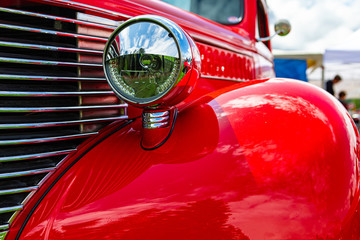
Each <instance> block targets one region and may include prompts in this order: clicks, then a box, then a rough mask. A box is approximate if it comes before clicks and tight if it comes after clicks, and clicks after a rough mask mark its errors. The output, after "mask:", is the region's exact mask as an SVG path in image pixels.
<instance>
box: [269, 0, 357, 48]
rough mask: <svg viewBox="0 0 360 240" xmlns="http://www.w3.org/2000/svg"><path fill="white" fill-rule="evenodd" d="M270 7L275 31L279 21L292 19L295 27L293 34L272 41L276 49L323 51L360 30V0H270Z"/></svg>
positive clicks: (270, 17)
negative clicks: (275, 24)
mask: <svg viewBox="0 0 360 240" xmlns="http://www.w3.org/2000/svg"><path fill="white" fill-rule="evenodd" d="M267 4H268V6H269V8H270V12H269V19H270V23H272V24H271V25H270V26H271V28H273V25H274V23H275V21H276V20H279V19H287V20H289V21H290V23H291V27H292V30H291V32H290V34H289V35H287V36H285V37H279V36H277V37H275V38H274V39H273V40H272V47H273V49H281V50H297V51H311V52H323V51H324V50H325V49H326V48H327V47H331V46H333V45H337V44H339V43H341V41H342V39H343V38H344V36H349V35H350V34H351V33H353V32H355V31H356V30H358V29H360V0H267ZM271 30H272V31H273V29H271ZM359 41H360V40H359Z"/></svg>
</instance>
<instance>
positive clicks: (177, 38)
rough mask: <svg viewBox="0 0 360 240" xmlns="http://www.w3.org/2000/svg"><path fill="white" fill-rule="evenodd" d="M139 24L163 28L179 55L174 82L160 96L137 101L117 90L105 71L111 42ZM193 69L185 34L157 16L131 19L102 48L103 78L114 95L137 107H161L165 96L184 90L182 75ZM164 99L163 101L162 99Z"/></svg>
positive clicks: (167, 20)
mask: <svg viewBox="0 0 360 240" xmlns="http://www.w3.org/2000/svg"><path fill="white" fill-rule="evenodd" d="M141 22H148V23H153V24H156V25H159V26H160V27H162V28H164V29H165V30H166V31H167V32H169V34H171V36H172V37H173V39H174V42H175V44H176V48H177V50H178V55H179V67H178V71H177V72H176V74H175V76H174V81H173V83H172V84H171V86H170V87H169V88H167V89H166V90H165V91H163V92H162V93H161V94H158V95H156V96H154V97H151V98H143V99H137V98H132V97H129V96H127V95H126V94H124V93H123V92H122V91H121V89H119V87H118V86H116V85H115V84H114V83H113V81H112V77H111V76H110V73H109V70H108V69H107V65H108V64H107V63H106V60H107V55H108V51H109V48H110V47H111V45H112V43H113V41H114V40H115V38H116V37H117V36H118V35H119V34H120V32H121V31H122V30H124V29H125V28H127V27H129V26H131V25H132V24H136V23H141ZM192 67H193V54H192V47H191V44H190V42H189V39H188V37H187V34H186V33H185V32H184V31H183V30H182V29H181V28H180V27H179V26H178V25H176V24H175V23H174V22H172V21H171V20H169V19H167V18H164V17H161V16H157V15H140V16H137V17H134V18H131V19H129V20H127V21H126V22H124V23H123V24H121V25H120V26H119V27H118V28H117V29H116V30H115V31H114V32H113V33H112V34H111V35H110V37H109V39H108V41H107V43H106V45H105V48H104V55H103V68H104V72H105V77H106V80H107V82H108V83H109V85H110V87H111V88H112V90H113V91H114V92H115V94H116V95H117V96H118V97H120V98H121V99H123V100H124V101H126V102H128V103H131V104H133V105H135V106H137V107H156V106H160V105H162V103H164V101H166V96H167V95H176V93H179V92H181V91H182V89H183V88H185V85H186V83H187V81H188V78H184V75H185V74H186V73H188V72H189V71H191V70H192ZM174 88H177V89H176V93H174V94H171V92H172V90H173V89H174ZM164 97H165V99H164Z"/></svg>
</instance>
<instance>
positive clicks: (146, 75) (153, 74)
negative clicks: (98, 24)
mask: <svg viewBox="0 0 360 240" xmlns="http://www.w3.org/2000/svg"><path fill="white" fill-rule="evenodd" d="M105 66H106V69H107V71H108V73H109V74H110V76H108V77H110V80H111V81H112V83H113V85H115V87H116V88H117V89H118V90H119V91H120V92H121V93H122V94H123V95H126V97H129V98H130V99H132V100H133V101H136V102H145V101H147V100H152V99H154V98H157V97H158V96H162V95H163V94H164V93H166V92H167V91H168V90H169V89H170V88H171V87H172V86H173V85H174V83H175V81H176V79H177V77H178V73H179V68H180V58H179V51H178V48H177V45H176V42H175V40H174V38H173V37H172V35H171V34H170V33H169V32H168V31H167V30H166V29H164V28H163V27H161V26H159V25H157V24H154V23H149V22H141V23H134V24H132V25H129V26H128V27H126V28H124V29H123V30H122V31H121V32H120V33H119V34H118V36H116V37H115V39H114V40H113V42H112V43H111V45H110V48H109V51H108V53H107V56H106V62H105Z"/></svg>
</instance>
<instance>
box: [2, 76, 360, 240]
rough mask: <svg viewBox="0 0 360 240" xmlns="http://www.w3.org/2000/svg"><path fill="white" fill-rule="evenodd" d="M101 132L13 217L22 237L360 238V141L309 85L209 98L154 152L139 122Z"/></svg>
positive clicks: (261, 85) (238, 89) (253, 85)
mask: <svg viewBox="0 0 360 240" xmlns="http://www.w3.org/2000/svg"><path fill="white" fill-rule="evenodd" d="M104 134H105V133H104ZM106 134H108V132H107V133H106ZM97 139H101V141H98V142H97V143H96V146H94V147H92V148H91V147H89V148H87V149H86V151H82V153H81V154H80V153H79V154H77V155H75V156H73V157H72V158H71V159H68V161H67V162H70V163H71V162H72V163H74V164H73V165H72V166H71V168H70V167H67V169H66V168H65V167H60V168H59V171H58V172H57V173H56V174H55V175H54V177H53V178H52V179H49V180H48V182H47V183H46V184H44V185H43V186H42V189H48V192H47V193H45V192H44V191H42V192H43V193H42V196H38V197H36V196H34V198H35V199H36V201H37V204H38V206H37V207H36V208H32V209H33V213H32V214H31V217H30V218H29V219H28V221H27V222H26V223H22V222H23V221H20V220H19V219H22V220H23V218H22V217H21V216H19V217H18V219H17V220H16V221H15V222H14V225H13V226H14V228H13V229H19V228H20V227H21V225H22V226H23V227H24V228H23V229H22V232H21V234H19V235H20V238H19V239H27V240H28V239H63V238H64V239H65V238H66V239H179V240H180V239H181V240H183V239H333V238H339V237H343V238H344V239H351V238H352V237H354V238H358V237H359V236H360V235H358V234H359V233H358V232H357V231H358V230H356V228H357V229H358V227H354V226H357V224H358V222H359V218H358V216H357V213H356V208H357V205H358V200H359V173H358V146H359V136H358V133H357V130H356V128H355V126H354V124H353V122H352V120H351V118H350V117H349V115H348V114H347V112H346V110H345V109H344V108H343V107H342V106H341V105H340V104H339V102H337V100H336V99H335V98H333V97H332V96H330V95H329V94H327V93H326V92H325V91H323V90H321V89H319V88H317V87H314V86H312V85H310V84H307V83H303V82H300V81H292V80H282V79H271V80H262V81H254V82H248V83H239V84H236V85H234V86H231V87H229V88H227V89H222V90H220V91H217V92H215V93H212V94H210V95H208V96H205V97H202V98H200V99H198V100H197V101H195V102H193V103H192V104H191V105H190V106H188V107H186V108H185V109H180V112H179V114H178V119H177V121H176V123H175V128H174V131H173V133H172V135H171V137H170V138H169V139H168V141H167V142H166V143H165V144H164V145H163V146H162V147H160V148H158V149H156V150H153V151H146V150H144V149H142V148H141V146H140V139H141V121H140V119H138V120H136V121H135V122H133V123H131V124H129V125H127V126H125V127H123V128H121V129H120V130H118V131H116V132H114V133H113V134H111V135H110V136H106V137H104V136H98V138H97ZM94 141H97V140H94ZM88 145H91V144H88ZM65 165H66V164H65ZM67 166H70V165H69V164H68V165H67ZM65 169H66V171H65ZM60 174H62V175H60ZM59 176H61V177H59ZM56 178H58V179H57V181H56V182H54V180H53V179H56ZM50 180H51V181H50ZM50 184H52V185H51V188H50ZM40 193H41V191H40ZM40 197H41V198H40ZM34 201H35V200H34ZM30 205H31V204H30ZM33 205H34V204H33ZM24 211H25V212H31V211H32V210H29V209H24ZM20 215H21V214H20ZM15 235H16V232H15V231H12V232H9V237H10V236H15ZM10 238H11V237H10Z"/></svg>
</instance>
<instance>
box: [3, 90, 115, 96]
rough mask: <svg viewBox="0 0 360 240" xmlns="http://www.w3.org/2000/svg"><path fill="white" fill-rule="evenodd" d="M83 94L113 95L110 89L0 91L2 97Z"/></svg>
mask: <svg viewBox="0 0 360 240" xmlns="http://www.w3.org/2000/svg"><path fill="white" fill-rule="evenodd" d="M84 95H114V93H113V92H112V91H98V92H95V91H91V92H90V91H89V92H85V91H84V92H18V91H0V96H2V97H65V96H66V97H68V96H84Z"/></svg>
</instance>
